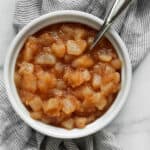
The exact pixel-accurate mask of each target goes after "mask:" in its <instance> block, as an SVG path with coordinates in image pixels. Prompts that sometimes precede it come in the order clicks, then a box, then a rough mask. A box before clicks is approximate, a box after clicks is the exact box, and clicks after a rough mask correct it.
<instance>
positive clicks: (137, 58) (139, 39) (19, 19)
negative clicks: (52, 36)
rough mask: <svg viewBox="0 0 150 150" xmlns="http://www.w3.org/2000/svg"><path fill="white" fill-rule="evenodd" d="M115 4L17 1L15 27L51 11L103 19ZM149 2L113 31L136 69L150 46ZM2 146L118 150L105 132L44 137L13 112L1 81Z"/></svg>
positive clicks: (138, 2)
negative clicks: (67, 137) (61, 137)
mask: <svg viewBox="0 0 150 150" xmlns="http://www.w3.org/2000/svg"><path fill="white" fill-rule="evenodd" d="M111 5H112V1H111V3H110V0H18V1H17V3H16V11H15V18H14V26H15V28H16V29H17V31H19V30H20V29H21V28H22V27H23V26H24V25H25V24H27V23H28V22H30V21H31V20H33V19H34V18H37V17H38V16H40V15H43V14H45V13H48V12H52V11H56V10H62V9H67V10H71V9H73V10H80V11H84V12H87V13H91V14H93V15H96V16H98V17H100V18H103V17H104V16H105V15H106V14H107V11H108V8H110V7H111ZM149 14H150V1H149V0H135V2H134V3H133V4H132V6H131V7H130V8H129V9H128V10H126V12H125V13H124V14H123V15H121V16H120V17H119V18H118V19H117V20H116V23H115V24H114V28H115V29H116V31H117V32H118V33H119V34H120V36H121V37H122V39H123V41H124V42H125V43H126V46H127V48H128V52H129V55H130V59H131V63H132V66H133V68H134V69H135V68H136V67H137V66H138V64H139V63H140V62H141V61H142V59H143V58H144V56H145V55H146V54H147V52H148V50H149V47H150V44H149V42H148V40H149V39H150V26H149V23H150V17H149ZM0 93H1V94H0V124H1V128H0V146H3V147H5V149H6V150H40V149H41V150H64V149H65V150H119V149H120V147H119V145H118V144H117V141H116V139H115V136H114V135H113V133H110V132H108V131H106V130H105V129H104V130H102V131H99V132H98V133H96V134H94V135H91V136H88V137H85V138H81V139H76V140H64V139H56V138H52V137H45V136H44V135H42V134H40V133H38V132H36V131H34V130H33V129H31V128H30V127H29V126H28V125H26V124H25V123H24V122H23V121H22V120H21V119H20V118H19V116H17V115H16V113H15V112H14V111H13V109H12V107H11V105H10V103H9V100H8V98H7V94H6V92H5V88H4V85H3V83H2V82H1V81H0Z"/></svg>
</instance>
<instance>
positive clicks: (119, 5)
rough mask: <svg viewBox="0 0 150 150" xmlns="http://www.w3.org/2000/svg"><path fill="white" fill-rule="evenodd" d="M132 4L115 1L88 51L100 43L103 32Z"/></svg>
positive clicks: (125, 1) (124, 1)
mask: <svg viewBox="0 0 150 150" xmlns="http://www.w3.org/2000/svg"><path fill="white" fill-rule="evenodd" d="M132 2H133V0H116V1H115V2H114V4H113V6H112V8H111V9H110V11H109V13H108V15H107V16H106V17H105V19H104V23H103V25H102V26H101V28H100V31H99V32H98V34H97V35H96V37H95V39H94V41H93V43H92V45H91V47H90V50H92V49H93V48H94V47H95V46H96V44H97V43H98V42H99V41H100V39H101V38H102V36H103V35H104V34H105V32H106V31H107V30H108V29H109V27H110V26H111V25H112V23H113V22H114V20H115V19H116V18H118V16H119V15H120V14H121V13H122V12H123V11H124V10H125V9H126V8H127V7H128V6H129V5H130V4H131V3H132Z"/></svg>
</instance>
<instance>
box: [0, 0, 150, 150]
mask: <svg viewBox="0 0 150 150" xmlns="http://www.w3.org/2000/svg"><path fill="white" fill-rule="evenodd" d="M14 7H15V0H5V1H2V0H1V1H0V20H1V21H0V33H1V34H0V68H1V69H0V79H1V80H3V77H2V73H3V68H2V67H1V66H2V65H3V63H4V58H5V55H6V51H7V49H8V46H9V45H10V42H11V41H12V39H13V37H14V36H15V32H14V30H13V26H12V23H13V11H14ZM149 64H150V54H149V55H147V57H146V58H145V59H144V61H143V62H142V63H141V65H140V66H139V67H138V68H137V69H136V71H135V72H134V74H133V81H132V88H131V90H130V94H129V97H128V99H127V102H126V104H125V106H124V107H123V109H122V110H121V112H120V114H119V115H118V116H117V117H116V119H115V120H114V121H113V122H112V123H111V124H110V125H109V126H108V127H107V129H108V130H111V131H113V132H114V133H115V134H116V137H117V139H118V141H119V143H120V145H121V146H122V147H123V149H124V150H149V149H150V142H149V140H150V109H149V106H150V95H149V92H150V91H149V90H150V82H149V81H150V80H149V77H150V67H149ZM0 150H2V148H1V147H0Z"/></svg>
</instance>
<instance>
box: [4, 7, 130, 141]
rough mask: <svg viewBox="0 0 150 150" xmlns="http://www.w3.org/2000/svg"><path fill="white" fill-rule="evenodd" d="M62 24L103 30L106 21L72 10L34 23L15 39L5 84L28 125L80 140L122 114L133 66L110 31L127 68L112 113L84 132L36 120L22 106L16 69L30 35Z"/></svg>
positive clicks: (11, 100) (121, 43) (109, 34)
mask: <svg viewBox="0 0 150 150" xmlns="http://www.w3.org/2000/svg"><path fill="white" fill-rule="evenodd" d="M60 22H78V23H82V24H85V25H88V26H90V27H92V28H95V29H99V28H100V25H101V24H102V22H103V21H102V20H100V19H99V18H97V17H95V16H93V15H90V14H87V13H83V12H80V11H72V10H68V11H57V12H53V13H49V14H46V15H43V16H41V17H39V18H37V19H35V20H33V21H32V22H30V23H29V24H28V25H26V26H25V27H24V28H23V29H22V30H21V31H20V32H19V33H18V34H17V36H16V37H15V39H14V41H13V42H12V44H11V46H10V48H9V52H8V54H7V57H6V62H5V71H4V78H5V85H6V90H7V93H8V97H9V100H10V102H11V104H12V107H13V108H14V110H15V111H16V113H17V114H18V115H19V116H20V118H21V119H22V120H24V122H26V123H27V124H28V125H29V126H30V127H32V128H33V129H35V130H37V131H39V132H41V133H43V134H45V135H48V136H52V137H56V138H66V139H68V138H79V137H83V136H87V135H89V134H92V133H95V132H96V131H99V130H101V129H102V128H104V127H105V126H106V125H108V124H109V123H110V122H111V121H112V120H113V119H114V117H115V116H116V115H117V114H118V113H119V111H120V110H121V108H122V106H123V104H124V102H125V101H126V99H127V95H128V93H129V89H130V84H131V64H130V60H129V56H128V53H127V48H126V46H125V44H124V43H123V41H122V40H121V39H120V37H119V35H118V34H117V33H116V31H115V30H113V29H110V30H109V31H108V33H107V34H106V37H107V38H108V39H109V40H110V42H111V43H112V44H113V46H114V47H115V49H116V51H117V53H118V55H119V57H120V59H121V60H122V62H123V66H122V77H121V78H122V80H121V90H120V91H119V94H118V96H117V98H116V99H115V101H114V103H113V104H112V106H111V107H110V108H109V109H108V111H107V112H106V113H105V114H104V115H103V116H102V117H100V118H99V119H97V120H96V121H94V122H93V123H90V124H89V125H87V126H86V127H85V128H83V129H73V130H66V129H63V128H59V127H55V126H51V125H47V124H44V123H42V122H40V121H36V120H34V119H32V118H31V117H30V115H29V112H28V110H27V109H26V108H25V106H24V105H23V104H22V102H21V100H20V98H19V96H18V94H17V90H16V87H15V83H14V69H15V63H16V58H17V56H18V53H19V51H20V49H21V47H22V46H23V44H24V42H25V40H26V39H27V37H28V36H30V35H32V34H34V33H35V32H37V31H38V30H40V29H42V28H44V27H46V26H48V25H51V24H55V23H60Z"/></svg>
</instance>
